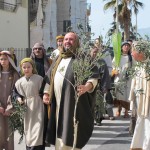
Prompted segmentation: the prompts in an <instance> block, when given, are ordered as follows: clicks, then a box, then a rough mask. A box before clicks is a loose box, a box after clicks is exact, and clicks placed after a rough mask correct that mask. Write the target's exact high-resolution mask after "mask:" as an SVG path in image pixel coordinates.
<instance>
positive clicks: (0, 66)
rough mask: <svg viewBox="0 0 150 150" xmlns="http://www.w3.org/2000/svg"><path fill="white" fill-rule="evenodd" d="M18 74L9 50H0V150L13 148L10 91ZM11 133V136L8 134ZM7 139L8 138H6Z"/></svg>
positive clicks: (11, 149)
mask: <svg viewBox="0 0 150 150" xmlns="http://www.w3.org/2000/svg"><path fill="white" fill-rule="evenodd" d="M17 79H19V74H18V72H17V69H16V67H15V64H14V61H13V59H12V58H11V53H10V52H9V51H1V52H0V92H1V93H0V150H2V149H5V150H14V135H13V134H12V130H11V128H10V126H9V122H8V120H9V116H10V113H11V112H12V105H11V98H10V97H11V96H10V95H11V93H12V90H13V88H14V85H15V82H16V80H17ZM10 135H11V136H10ZM7 139H9V140H7Z"/></svg>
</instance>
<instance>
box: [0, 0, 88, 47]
mask: <svg viewBox="0 0 150 150" xmlns="http://www.w3.org/2000/svg"><path fill="white" fill-rule="evenodd" d="M28 2H29V4H28ZM7 5H9V6H13V7H14V8H12V7H8V6H7ZM9 9H10V10H9ZM28 12H29V15H28ZM88 17H89V15H87V0H0V20H1V21H0V33H1V35H2V36H0V48H3V47H8V48H9V47H15V48H17V47H18V48H28V47H32V46H33V45H34V43H36V42H43V43H44V46H45V48H46V49H47V48H48V47H54V48H55V47H56V36H57V35H58V34H63V33H66V32H67V30H68V27H72V30H73V31H74V32H79V31H78V28H77V24H79V23H80V24H82V26H83V29H84V31H87V24H88Z"/></svg>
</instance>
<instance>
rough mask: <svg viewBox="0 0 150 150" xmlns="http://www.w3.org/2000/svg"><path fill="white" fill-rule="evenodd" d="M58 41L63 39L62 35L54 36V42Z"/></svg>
mask: <svg viewBox="0 0 150 150" xmlns="http://www.w3.org/2000/svg"><path fill="white" fill-rule="evenodd" d="M58 39H64V35H62V34H61V35H58V36H56V40H58Z"/></svg>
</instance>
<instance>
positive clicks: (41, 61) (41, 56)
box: [30, 43, 51, 77]
mask: <svg viewBox="0 0 150 150" xmlns="http://www.w3.org/2000/svg"><path fill="white" fill-rule="evenodd" d="M30 57H31V59H32V60H33V61H34V62H35V65H36V70H37V72H38V74H39V75H41V76H42V77H44V76H45V74H46V72H47V71H48V69H49V67H50V63H51V62H50V59H49V58H47V57H46V53H45V49H44V45H43V44H42V43H35V44H34V46H33V48H32V53H31V56H30Z"/></svg>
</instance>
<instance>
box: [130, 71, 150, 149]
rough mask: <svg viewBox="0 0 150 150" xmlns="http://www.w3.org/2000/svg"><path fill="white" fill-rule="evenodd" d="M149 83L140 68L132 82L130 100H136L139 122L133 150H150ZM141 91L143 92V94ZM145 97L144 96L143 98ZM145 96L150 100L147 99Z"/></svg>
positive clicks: (135, 132)
mask: <svg viewBox="0 0 150 150" xmlns="http://www.w3.org/2000/svg"><path fill="white" fill-rule="evenodd" d="M148 83H149V82H148V81H147V79H146V78H145V70H144V69H143V68H140V70H138V72H137V74H136V77H135V78H134V79H133V80H132V85H131V92H130V97H129V100H132V101H133V100H136V104H137V114H138V115H137V116H138V118H137V122H136V127H135V131H134V135H133V139H132V142H131V150H136V148H137V149H138V148H139V149H141V150H150V103H148V102H149V101H150V97H149V92H150V91H149V90H148V91H147V89H149V88H150V87H148V86H150V85H149V84H148ZM139 90H142V91H141V92H140V91H139ZM145 92H147V94H142V93H145ZM142 95H143V96H142ZM145 95H147V96H148V99H145ZM143 112H145V113H143Z"/></svg>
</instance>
